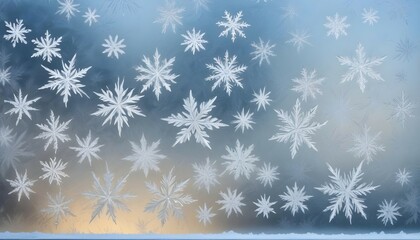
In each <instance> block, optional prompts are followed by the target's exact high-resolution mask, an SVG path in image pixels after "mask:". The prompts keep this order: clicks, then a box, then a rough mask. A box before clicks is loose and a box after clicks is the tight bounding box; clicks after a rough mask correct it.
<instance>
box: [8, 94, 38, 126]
mask: <svg viewBox="0 0 420 240" xmlns="http://www.w3.org/2000/svg"><path fill="white" fill-rule="evenodd" d="M13 98H14V100H13V101H10V100H4V102H5V103H10V104H11V105H13V107H12V108H11V109H10V110H8V111H6V112H5V113H6V114H10V115H12V114H17V115H18V116H17V119H16V126H17V125H18V123H19V121H20V120H21V119H22V116H23V114H25V115H26V116H27V117H28V118H29V119H30V120H32V116H31V113H30V112H29V111H38V109H36V108H34V107H32V106H31V105H32V104H33V103H35V102H36V101H38V100H39V99H41V98H40V97H37V98H34V99H32V100H27V98H28V95H25V97H22V91H21V90H20V89H19V95H18V96H16V95H15V94H13Z"/></svg>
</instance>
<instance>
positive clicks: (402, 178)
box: [395, 168, 411, 186]
mask: <svg viewBox="0 0 420 240" xmlns="http://www.w3.org/2000/svg"><path fill="white" fill-rule="evenodd" d="M395 175H396V182H397V183H399V184H401V186H404V184H408V183H409V182H410V178H411V172H410V171H407V170H405V168H404V169H403V170H402V171H401V169H398V172H397V173H396V174H395Z"/></svg>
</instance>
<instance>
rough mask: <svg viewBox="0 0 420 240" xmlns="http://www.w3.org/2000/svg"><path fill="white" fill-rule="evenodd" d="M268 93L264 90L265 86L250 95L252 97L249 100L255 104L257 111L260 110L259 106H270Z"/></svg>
mask: <svg viewBox="0 0 420 240" xmlns="http://www.w3.org/2000/svg"><path fill="white" fill-rule="evenodd" d="M270 93H271V92H267V93H266V92H265V87H264V88H263V89H260V91H259V92H258V93H256V92H254V93H253V94H252V95H253V96H254V98H253V99H252V100H251V102H253V103H255V104H257V111H259V110H260V108H261V107H262V108H264V110H265V106H270V102H271V101H272V100H271V99H270Z"/></svg>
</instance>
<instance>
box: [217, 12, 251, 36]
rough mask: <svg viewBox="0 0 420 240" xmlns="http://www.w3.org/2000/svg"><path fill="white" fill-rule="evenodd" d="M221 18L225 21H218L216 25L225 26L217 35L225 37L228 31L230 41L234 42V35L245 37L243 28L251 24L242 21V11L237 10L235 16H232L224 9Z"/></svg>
mask: <svg viewBox="0 0 420 240" xmlns="http://www.w3.org/2000/svg"><path fill="white" fill-rule="evenodd" d="M223 18H224V20H225V21H219V22H217V23H216V24H217V26H219V27H223V28H225V29H224V30H223V31H222V32H221V33H220V35H219V37H227V36H228V35H229V33H230V35H231V39H232V42H235V39H236V35H238V36H239V37H243V38H246V36H245V33H244V31H243V29H244V28H247V27H249V26H251V25H249V24H248V23H246V22H244V21H242V11H239V12H238V13H237V14H236V16H233V15H231V14H230V13H229V12H228V11H225V15H224V16H223Z"/></svg>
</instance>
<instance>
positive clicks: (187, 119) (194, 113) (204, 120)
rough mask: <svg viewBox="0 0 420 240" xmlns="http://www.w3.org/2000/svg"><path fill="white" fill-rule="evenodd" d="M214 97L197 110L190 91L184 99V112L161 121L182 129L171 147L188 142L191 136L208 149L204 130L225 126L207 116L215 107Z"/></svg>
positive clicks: (216, 119) (206, 135) (208, 144)
mask: <svg viewBox="0 0 420 240" xmlns="http://www.w3.org/2000/svg"><path fill="white" fill-rule="evenodd" d="M215 100H216V97H214V98H212V99H210V100H209V101H207V102H203V103H201V104H200V107H199V109H197V102H196V101H195V98H194V97H193V95H192V91H190V95H189V97H188V98H185V99H184V105H183V106H184V109H185V110H186V112H182V113H178V114H177V115H175V114H172V115H171V116H169V117H167V118H162V120H164V121H167V122H168V123H169V124H173V125H174V126H175V127H182V128H181V130H180V131H179V132H178V134H177V137H176V141H175V143H174V145H173V146H175V145H176V144H178V143H184V142H186V141H189V140H190V138H191V136H192V135H194V137H195V140H196V142H197V143H200V144H201V145H203V146H205V147H208V148H210V149H211V147H210V141H209V140H208V139H207V138H208V137H209V135H208V134H207V133H206V131H205V130H206V129H208V130H212V129H213V128H216V129H219V128H220V127H225V126H227V125H226V124H224V123H222V122H221V120H219V119H218V118H215V117H212V116H211V115H209V113H210V112H211V110H212V109H213V108H214V107H215V105H214V104H213V103H214V101H215Z"/></svg>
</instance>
